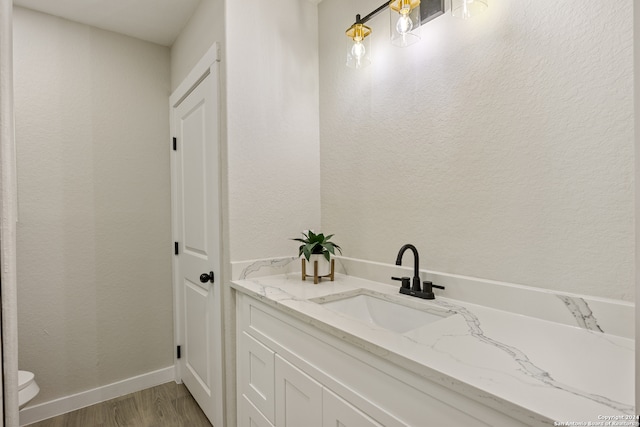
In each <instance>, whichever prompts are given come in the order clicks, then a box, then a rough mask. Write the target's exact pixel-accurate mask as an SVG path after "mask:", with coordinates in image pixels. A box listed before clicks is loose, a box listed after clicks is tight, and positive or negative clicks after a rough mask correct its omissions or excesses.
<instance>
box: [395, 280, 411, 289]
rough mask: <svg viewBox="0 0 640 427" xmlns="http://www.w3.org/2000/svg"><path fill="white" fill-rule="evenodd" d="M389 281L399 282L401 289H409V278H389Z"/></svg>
mask: <svg viewBox="0 0 640 427" xmlns="http://www.w3.org/2000/svg"><path fill="white" fill-rule="evenodd" d="M391 280H397V281H399V282H402V287H403V288H405V289H409V281H410V280H411V278H409V277H391Z"/></svg>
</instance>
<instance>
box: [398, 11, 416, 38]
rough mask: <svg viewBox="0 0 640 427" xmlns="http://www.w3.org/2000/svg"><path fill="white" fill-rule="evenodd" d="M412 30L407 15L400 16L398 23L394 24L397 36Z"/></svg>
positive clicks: (411, 24) (411, 23)
mask: <svg viewBox="0 0 640 427" xmlns="http://www.w3.org/2000/svg"><path fill="white" fill-rule="evenodd" d="M411 30H413V22H411V18H409V15H400V18H398V22H397V23H396V31H397V32H398V34H407V33H409V32H411Z"/></svg>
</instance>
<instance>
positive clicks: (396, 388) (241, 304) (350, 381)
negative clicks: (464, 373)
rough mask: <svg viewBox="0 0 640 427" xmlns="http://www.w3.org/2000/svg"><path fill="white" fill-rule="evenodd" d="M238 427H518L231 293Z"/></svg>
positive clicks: (502, 416)
mask: <svg viewBox="0 0 640 427" xmlns="http://www.w3.org/2000/svg"><path fill="white" fill-rule="evenodd" d="M236 296H237V298H236V304H237V305H236V308H237V338H238V340H237V369H238V372H237V374H238V375H237V381H238V387H237V390H238V396H237V397H238V423H239V426H240V427H255V426H259V427H262V426H265V427H274V426H275V427H301V426H304V427H330V426H331V427H335V426H345V427H374V426H375V427H380V426H385V427H402V426H416V427H429V426H444V425H447V426H448V425H473V426H494V427H499V426H504V427H507V426H508V427H514V426H524V425H528V424H525V423H521V422H519V421H518V420H515V419H514V418H511V417H509V416H507V415H505V414H503V413H501V412H499V411H496V410H494V409H492V408H488V407H486V406H483V405H481V404H480V403H478V402H477V401H475V400H472V399H469V398H468V397H466V396H463V395H461V394H458V393H456V392H454V391H452V390H450V389H448V388H446V387H443V386H441V385H439V384H436V383H434V382H432V381H429V380H427V379H424V378H420V377H418V376H416V375H415V374H413V373H411V372H410V371H409V370H406V369H403V368H402V367H400V366H397V365H395V364H393V363H391V362H389V361H386V360H384V359H382V358H380V357H377V356H375V355H374V354H372V353H371V352H370V351H367V350H364V349H362V348H359V347H358V346H356V345H353V344H350V343H349V342H347V340H344V339H340V338H339V337H336V336H334V335H332V334H329V333H327V332H324V331H322V330H320V329H318V328H316V327H315V326H313V325H312V324H308V323H305V322H304V321H302V320H301V319H298V318H296V317H294V316H291V315H288V314H286V313H284V312H281V311H279V310H277V309H275V308H274V307H271V306H270V305H268V304H265V303H263V302H261V301H259V300H258V299H256V298H253V297H251V296H249V295H246V294H243V293H241V292H237V294H236Z"/></svg>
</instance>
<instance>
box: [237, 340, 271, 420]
mask: <svg viewBox="0 0 640 427" xmlns="http://www.w3.org/2000/svg"><path fill="white" fill-rule="evenodd" d="M241 340H242V342H241V343H240V378H238V381H239V384H240V393H241V394H244V395H245V396H246V397H247V398H248V399H249V401H251V402H252V403H253V404H254V405H255V407H256V408H257V409H258V410H260V412H262V413H263V414H264V416H265V417H266V418H267V419H268V420H269V421H270V422H271V423H273V422H274V412H275V411H274V407H275V403H274V355H275V353H274V352H273V351H271V350H270V349H269V348H268V347H265V346H264V345H263V344H262V343H260V342H258V341H257V340H256V339H255V338H253V337H252V336H250V335H248V334H247V333H246V332H243V333H242V336H241Z"/></svg>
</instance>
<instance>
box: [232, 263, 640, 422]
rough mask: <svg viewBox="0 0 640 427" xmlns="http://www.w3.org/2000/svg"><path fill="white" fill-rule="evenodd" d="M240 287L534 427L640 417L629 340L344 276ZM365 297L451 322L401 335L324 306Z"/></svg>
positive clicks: (268, 280)
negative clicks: (402, 292) (418, 295)
mask: <svg viewBox="0 0 640 427" xmlns="http://www.w3.org/2000/svg"><path fill="white" fill-rule="evenodd" d="M231 286H232V287H233V288H234V289H236V290H237V291H239V292H242V293H245V294H248V295H250V296H252V297H255V298H257V299H259V300H261V301H263V302H264V303H266V304H269V305H271V306H273V307H275V308H277V309H279V310H281V311H283V312H285V313H287V314H289V315H292V316H294V317H295V318H297V319H299V320H301V321H303V322H305V323H308V324H311V325H313V326H315V327H317V328H318V329H320V330H322V331H324V332H327V333H330V334H332V335H334V336H336V337H339V338H341V339H344V340H347V341H349V342H351V343H353V344H356V345H357V346H358V347H360V348H364V349H366V350H368V351H370V352H371V353H373V354H376V355H377V356H379V357H381V358H383V359H386V360H389V361H391V362H393V363H397V364H399V365H401V366H402V367H404V368H406V369H408V370H410V371H412V372H414V373H415V374H417V375H420V376H422V377H424V378H427V379H429V380H432V381H435V382H437V383H439V384H441V385H444V386H446V387H448V388H450V389H453V390H455V391H457V392H459V393H461V394H463V395H465V396H468V397H471V398H472V399H475V400H477V401H480V402H481V403H483V404H485V405H488V406H491V407H493V408H495V409H498V410H500V411H502V412H505V413H507V414H509V415H511V416H513V417H515V418H517V419H519V420H522V421H525V422H527V423H530V424H532V425H540V424H551V425H553V424H554V423H556V425H561V424H559V423H567V422H584V423H585V424H584V425H587V424H586V423H588V422H592V423H599V422H603V424H602V425H605V423H606V420H611V419H615V418H611V417H623V416H625V415H627V416H629V415H634V414H635V410H634V403H633V402H634V381H635V376H634V345H635V344H634V341H633V340H630V339H627V338H622V337H618V336H614V335H608V334H605V333H602V332H596V331H592V330H587V329H582V328H577V327H572V326H567V325H563V324H559V323H554V322H550V321H546V320H540V319H536V318H532V317H527V316H523V315H518V314H513V313H508V312H505V311H501V310H496V309H492V308H487V307H483V306H480V305H475V304H471V303H468V302H461V301H456V300H452V299H447V298H443V297H437V298H436V299H435V300H432V301H425V300H421V299H418V298H414V297H410V296H406V295H400V294H398V287H396V286H391V285H389V284H383V283H378V282H372V281H369V280H364V279H360V278H357V277H352V276H345V275H336V279H335V281H334V282H331V281H326V280H324V281H322V282H321V283H320V284H318V285H314V284H313V281H302V280H301V279H300V275H299V273H298V274H288V275H278V276H265V277H260V278H254V279H245V280H236V281H233V282H232V284H231ZM435 291H436V295H437V292H438V290H437V289H436V290H435ZM361 293H366V294H371V295H374V296H377V297H379V298H383V299H387V300H391V301H396V302H397V301H400V302H402V303H403V304H404V305H408V306H411V307H414V308H419V309H421V310H424V311H431V312H441V313H442V312H446V313H447V315H448V317H444V318H442V319H441V320H438V321H436V322H434V323H430V324H428V325H425V326H422V327H418V328H416V329H412V330H409V331H407V332H405V333H402V334H400V333H396V332H391V331H388V330H386V329H383V328H381V327H379V326H376V325H373V324H368V323H365V322H363V321H360V320H356V319H353V318H351V317H349V316H346V315H343V314H340V313H337V312H335V311H332V310H330V309H329V308H327V307H324V306H322V303H323V302H329V301H332V300H337V299H341V298H344V297H345V296H349V295H357V294H361ZM607 417H608V418H607ZM623 421H626V420H624V419H623V418H618V422H623ZM565 425H568V424H565ZM574 425H575V424H574ZM592 425H597V424H592ZM621 425H625V424H621ZM626 425H633V424H626Z"/></svg>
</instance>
